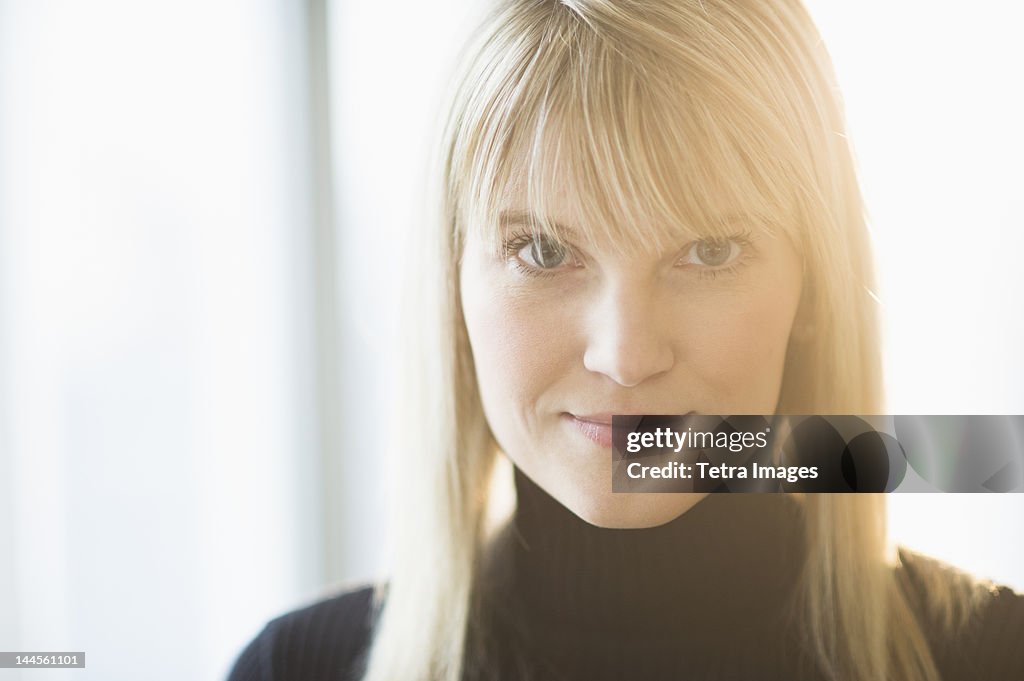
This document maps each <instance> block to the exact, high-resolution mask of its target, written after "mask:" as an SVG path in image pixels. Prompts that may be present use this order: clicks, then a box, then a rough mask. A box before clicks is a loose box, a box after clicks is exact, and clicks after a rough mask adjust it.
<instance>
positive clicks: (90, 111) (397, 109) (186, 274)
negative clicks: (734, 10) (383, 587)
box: [0, 0, 1024, 681]
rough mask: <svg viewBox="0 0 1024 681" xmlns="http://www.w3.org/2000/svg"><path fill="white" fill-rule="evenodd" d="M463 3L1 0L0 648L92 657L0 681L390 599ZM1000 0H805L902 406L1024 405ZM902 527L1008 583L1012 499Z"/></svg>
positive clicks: (199, 658) (168, 671) (1011, 45)
mask: <svg viewBox="0 0 1024 681" xmlns="http://www.w3.org/2000/svg"><path fill="white" fill-rule="evenodd" d="M478 4H479V3H475V2H455V1H454V0H444V1H443V2H433V3H423V2H411V1H407V2H390V3H373V2H355V1H354V0H352V1H350V2H342V1H341V0H339V1H337V2H334V3H330V4H329V6H328V7H327V10H328V12H327V19H326V21H325V20H321V19H318V17H319V16H320V12H321V10H322V6H321V3H318V2H309V3H308V4H306V3H302V2H289V1H287V0H258V1H256V2H243V1H242V0H203V1H202V2H199V1H198V0H177V1H176V2H169V1H162V0H161V1H158V0H149V1H145V2H139V1H137V0H94V1H93V2H90V3H81V2H74V1H72V0H31V1H29V0H20V1H19V0H0V649H2V650H32V649H37V650H38V649H42V650H85V651H86V652H87V654H88V660H89V662H88V668H87V669H86V670H85V671H72V672H61V671H53V672H41V671H32V672H29V673H25V674H23V675H22V676H19V675H18V672H14V671H9V670H0V681H3V680H6V679H18V678H31V679H58V678H60V679H63V678H69V679H98V680H99V679H102V680H104V681H117V680H121V679H124V680H126V681H127V680H129V679H136V678H140V677H144V678H147V679H153V680H155V681H162V680H164V679H167V680H168V681H169V680H171V679H174V680H177V679H182V678H189V679H193V678H195V679H219V678H222V677H223V675H224V674H225V673H226V671H227V669H228V668H229V665H230V664H231V661H232V660H233V658H234V656H235V655H236V654H237V653H238V651H239V650H240V649H241V647H242V646H243V645H244V643H245V642H246V641H247V640H248V639H249V638H251V637H252V636H253V635H254V634H255V633H256V632H257V631H258V629H259V627H260V626H261V624H262V623H263V622H265V621H266V620H267V619H268V618H270V617H272V616H273V615H275V614H278V613H281V612H283V611H285V610H287V609H290V608H293V607H296V606H297V605H300V604H302V603H303V602H306V601H308V600H310V599H313V598H316V597H318V596H319V595H321V594H323V593H326V592H327V591H329V590H330V589H332V588H337V587H338V586H339V585H341V584H343V583H349V582H351V581H353V580H362V579H367V578H370V577H373V576H377V575H380V574H382V573H383V571H384V569H385V566H386V554H385V553H384V550H383V543H382V542H381V540H380V537H381V536H382V535H384V534H386V531H387V524H386V522H385V521H384V519H383V517H382V512H383V508H384V504H383V502H382V500H381V493H380V489H381V485H380V478H381V475H382V472H381V471H382V463H381V461H380V457H379V456H377V454H378V453H379V452H378V451H377V450H376V449H375V441H374V437H373V433H372V430H371V429H370V428H368V427H367V424H372V425H373V427H381V428H383V427H387V420H386V418H385V416H384V415H385V414H386V413H387V412H386V411H385V405H387V403H388V400H389V395H390V390H391V388H390V386H391V385H392V384H393V381H392V379H393V378H394V377H393V374H392V372H391V370H390V368H389V367H390V366H391V364H390V363H389V362H388V358H389V357H390V356H392V355H391V349H392V348H393V347H394V345H393V343H394V328H395V327H394V324H393V317H392V316H390V314H391V313H390V312H389V311H390V310H392V309H393V303H394V301H395V298H396V296H397V282H398V280H399V272H398V271H397V266H398V263H399V262H400V261H401V257H399V255H400V251H401V242H400V240H399V238H398V235H400V234H401V233H402V231H403V230H404V229H406V228H407V226H408V225H409V224H416V223H417V222H418V221H422V220H423V219H425V217H424V211H423V208H422V207H423V205H424V197H423V191H422V189H423V186H424V181H425V178H426V177H427V172H428V171H427V166H426V160H425V156H426V152H427V150H428V149H429V146H430V142H431V140H432V139H433V136H434V133H435V131H436V127H437V122H438V93H439V92H440V90H441V87H442V84H443V82H444V78H443V74H444V73H446V72H447V70H448V69H449V68H450V65H451V63H452V60H453V59H454V54H455V50H456V49H457V46H458V44H459V43H460V41H461V37H460V36H462V35H464V32H465V31H466V30H467V27H468V26H469V25H470V23H471V17H472V15H473V14H474V13H475V12H476V9H475V8H476V7H477V6H478ZM1013 7H1014V5H1013V4H1012V3H1005V2H999V1H998V0H984V1H981V2H975V3H971V4H970V6H969V11H968V10H967V9H966V8H965V6H964V5H963V4H960V3H952V2H948V3H942V2H924V1H920V2H909V1H903V2H897V3H894V2H891V1H890V2H885V1H883V0H865V1H864V2H860V3H856V4H852V3H848V2H833V3H825V2H820V1H819V2H813V3H811V8H812V11H813V13H814V14H815V16H816V18H817V19H818V21H819V23H820V25H821V29H822V32H823V34H824V37H825V40H826V42H827V44H828V45H829V46H830V48H831V50H832V53H833V56H834V60H835V63H836V67H837V70H838V73H839V78H840V81H841V85H842V87H843V90H844V94H845V98H846V100H847V103H848V112H849V119H850V133H851V136H852V138H853V142H854V144H855V147H856V149H857V152H858V157H859V161H860V168H861V173H862V176H863V184H864V189H865V194H866V197H867V199H868V202H869V205H870V208H871V213H872V229H873V233H874V238H875V241H876V246H877V251H878V253H879V256H880V266H881V270H882V271H881V274H882V277H881V286H880V291H879V295H880V298H881V300H882V302H883V305H884V309H885V315H886V333H887V336H886V338H887V340H886V351H887V376H888V380H889V393H890V396H891V401H890V410H891V411H892V412H895V413H901V412H903V413H1017V414H1020V413H1024V387H1022V386H1021V377H1022V376H1024V360H1022V358H1021V355H1020V353H1019V350H1018V348H1020V347H1022V346H1024V322H1022V318H1021V314H1020V308H1021V305H1020V298H1021V293H1022V292H1024V268H1022V267H1020V265H1019V260H1020V257H1021V253H1024V220H1022V217H1021V216H1022V215H1024V206H1022V205H1021V204H1022V201H1024V198H1022V197H1024V193H1022V192H1021V191H1020V187H1021V186H1022V185H1024V182H1022V180H1024V173H1022V171H1021V166H1020V159H1021V158H1022V157H1024V141H1022V132H1021V129H1020V126H1019V121H1020V120H1024V104H1022V100H1021V90H1020V88H1019V87H1017V86H1016V82H1017V79H1018V76H1019V73H1018V71H1019V65H1020V64H1022V63H1024V47H1022V45H1021V43H1020V41H1018V40H1016V39H1015V38H1016V36H1014V35H1013V29H1014V27H1015V26H1019V25H1020V19H1021V17H1020V16H1019V15H1018V16H1015V15H1013V13H1014V12H1015V11H1016V10H1014V9H1013ZM311 17H312V18H311ZM318 36H319V37H320V38H326V45H327V47H326V51H324V49H323V46H322V45H320V44H318V39H319V38H318ZM324 66H326V67H328V68H327V70H326V71H325V70H324V69H323V68H322V67H324ZM328 85H329V86H330V87H329V89H328V88H327V86H328ZM328 92H329V96H328V95H327V93H328ZM321 94H322V96H321ZM891 506H892V509H893V513H892V520H893V522H892V528H893V535H894V537H896V538H897V539H899V540H901V541H904V542H906V543H908V544H910V545H911V546H914V547H917V548H920V549H922V550H925V551H926V552H930V553H932V554H934V555H937V556H940V557H942V558H945V559H947V560H949V561H951V562H953V563H955V564H958V565H961V566H964V567H967V568H969V569H972V570H974V571H976V572H978V573H979V574H982V575H986V576H990V577H993V578H996V579H998V580H999V581H1002V582H1006V583H1010V584H1013V585H1015V586H1017V587H1018V588H1024V542H1022V541H1021V540H1020V537H1022V536H1024V497H1022V496H1020V495H1013V496H995V495H992V496H974V497H962V496H952V495H944V496H913V497H912V496H910V495H904V496H898V497H894V498H892V499H891Z"/></svg>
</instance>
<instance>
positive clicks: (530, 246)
mask: <svg viewBox="0 0 1024 681" xmlns="http://www.w3.org/2000/svg"><path fill="white" fill-rule="evenodd" d="M513 250H514V254H515V257H516V258H518V259H519V260H520V261H521V262H523V263H524V264H525V265H526V266H528V267H532V268H534V269H538V270H553V269H557V268H559V267H562V266H564V265H568V264H571V263H572V256H571V255H570V253H569V249H568V248H566V247H565V246H563V245H562V244H560V243H558V242H557V241H555V240H554V239H551V238H549V237H546V236H543V235H540V236H531V237H528V238H526V239H524V240H523V241H521V242H520V243H518V244H515V246H514V249H513Z"/></svg>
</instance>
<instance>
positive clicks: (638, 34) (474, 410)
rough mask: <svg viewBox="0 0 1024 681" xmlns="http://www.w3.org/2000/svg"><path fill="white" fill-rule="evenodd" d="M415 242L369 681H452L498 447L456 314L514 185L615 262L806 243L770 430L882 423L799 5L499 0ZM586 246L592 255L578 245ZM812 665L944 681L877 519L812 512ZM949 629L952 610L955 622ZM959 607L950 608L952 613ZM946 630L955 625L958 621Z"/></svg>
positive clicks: (851, 208) (457, 99) (825, 114)
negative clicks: (753, 227) (474, 244)
mask: <svg viewBox="0 0 1024 681" xmlns="http://www.w3.org/2000/svg"><path fill="white" fill-rule="evenodd" d="M464 64H465V71H464V73H463V74H462V75H461V78H460V79H459V80H458V81H457V82H458V86H457V89H456V90H454V92H453V100H452V105H451V109H450V118H449V121H448V125H447V128H446V130H445V134H444V138H443V144H442V148H441V152H440V156H441V163H442V164H443V170H442V172H440V173H439V178H438V180H439V183H440V186H439V187H437V188H436V189H437V194H438V196H440V198H441V200H440V202H439V204H440V205H439V209H440V210H439V212H440V215H439V216H438V218H439V219H437V220H436V221H435V222H434V223H433V224H435V225H436V226H435V227H434V228H419V229H417V233H416V235H415V238H417V242H415V243H416V245H415V246H414V247H413V251H414V253H415V260H414V261H413V263H412V266H410V267H409V268H407V271H408V272H410V273H411V274H412V276H413V277H414V282H413V283H412V288H413V290H414V292H415V294H416V295H415V297H413V298H411V299H410V300H411V301H412V304H411V305H410V307H409V309H408V311H407V315H406V317H407V320H409V321H411V323H413V324H414V327H413V328H414V331H412V332H410V333H408V334H406V335H407V337H408V338H410V339H411V340H412V341H413V347H411V348H410V349H409V350H408V352H406V353H405V356H404V360H405V362H406V364H405V366H404V369H403V374H404V375H405V376H406V377H408V379H409V384H408V385H407V386H406V388H405V390H404V393H403V394H404V396H405V399H406V402H405V404H404V406H403V408H402V413H401V420H402V432H403V434H404V435H405V436H406V438H407V439H406V441H404V442H400V443H399V448H400V450H401V451H404V452H410V453H411V452H415V455H407V456H406V457H405V458H403V459H402V463H401V466H402V475H401V476H399V477H400V479H401V481H402V482H404V483H405V486H404V488H402V489H401V490H399V492H398V494H399V496H398V500H399V502H400V503H401V506H402V510H401V511H400V516H399V519H398V520H399V523H398V528H399V534H398V538H397V539H398V541H397V545H396V552H395V566H394V571H393V574H392V576H391V578H390V581H389V583H388V585H387V586H386V588H385V587H382V588H381V589H380V590H379V592H378V595H379V599H380V603H381V604H382V610H381V614H380V619H379V620H378V621H377V623H376V630H375V631H376V634H375V639H374V642H373V646H372V649H371V653H370V656H369V660H368V667H367V671H366V675H365V677H364V678H365V679H366V680H367V681H414V680H415V681H426V680H431V681H457V680H458V679H459V678H460V676H461V674H462V672H463V662H464V658H465V656H466V641H467V627H468V626H469V625H470V622H471V613H472V602H473V596H474V584H475V579H476V576H477V574H478V564H479V561H480V558H481V555H482V550H483V547H484V545H485V542H486V537H485V517H486V514H487V512H488V502H489V499H488V490H489V489H490V481H491V475H492V469H493V467H494V462H495V458H496V455H497V447H496V444H495V442H494V439H493V437H492V436H491V434H490V430H489V428H488V425H487V422H486V420H485V418H484V414H483V409H482V406H481V402H480V398H479V395H478V391H477V384H476V374H475V371H474V368H473V360H472V355H471V352H470V347H469V342H468V338H467V334H466V330H465V326H464V323H463V319H462V311H461V307H460V301H459V295H458V291H459V284H458V262H459V258H460V256H461V251H462V244H463V242H464V239H465V237H466V235H467V234H468V233H469V232H470V231H471V230H476V231H478V232H479V234H480V235H481V236H483V237H484V238H485V239H493V238H495V233H496V226H497V224H498V219H497V211H498V210H499V209H500V208H499V206H500V201H501V197H502V195H503V192H505V191H506V190H507V188H508V187H509V186H510V184H511V183H512V182H524V183H525V186H526V192H527V198H528V202H529V204H530V207H531V208H532V209H533V212H534V213H535V214H536V215H538V216H540V224H538V226H537V229H539V230H548V231H552V232H554V231H556V230H557V226H556V225H551V224H547V223H546V222H545V220H544V216H546V215H547V214H548V213H547V211H545V210H544V204H545V201H546V200H548V197H549V196H550V194H551V188H553V187H559V188H560V189H564V190H565V194H566V195H567V196H570V197H576V198H577V200H578V209H579V212H580V214H581V215H582V216H583V220H582V224H580V225H577V226H578V227H580V228H584V229H587V230H590V233H589V236H590V237H591V238H594V239H597V238H601V239H603V240H604V242H605V243H609V242H611V243H616V244H620V245H621V247H622V248H623V249H629V248H630V247H631V245H635V244H638V243H642V244H652V243H654V244H661V243H664V244H669V243H676V244H677V243H679V235H680V233H686V234H690V235H701V236H704V237H714V236H728V231H727V230H728V228H729V227H728V224H727V221H728V219H730V216H733V215H735V214H741V215H743V216H744V217H746V218H749V219H750V220H751V221H752V222H753V223H755V224H757V225H759V226H760V227H759V228H761V229H764V230H765V231H768V232H771V233H774V234H778V235H781V236H784V237H786V238H788V239H790V240H791V241H792V243H793V244H794V246H795V247H796V249H797V251H798V253H799V254H800V255H801V258H802V262H803V290H802V296H801V301H800V306H799V310H798V313H797V319H796V322H795V324H794V330H793V333H792V335H791V338H790V344H789V348H788V352H787V358H786V367H785V372H784V378H783V385H782V389H781V393H780V400H779V406H778V412H779V413H782V414H785V413H788V414H876V413H882V411H883V409H882V397H881V377H880V374H881V370H880V357H879V339H878V332H877V311H876V309H875V301H874V297H873V285H874V284H873V277H872V271H873V268H872V262H871V257H870V248H869V237H868V231H867V228H866V225H865V217H864V209H863V205H862V201H861V196H860V191H859V188H858V183H857V179H856V174H855V169H854V162H853V159H852V156H851V152H850V148H849V145H848V143H847V139H846V135H845V133H844V123H843V116H842V107H841V103H840V101H839V96H838V93H837V88H836V83H835V79H834V76H833V73H832V68H831V64H830V60H829V57H828V55H827V53H826V52H825V50H824V48H823V46H822V43H821V40H820V37H819V35H818V33H817V31H816V29H815V27H814V25H813V23H812V21H811V20H810V17H809V16H808V15H807V13H806V12H805V10H804V8H803V7H802V6H801V5H800V4H799V2H798V0H779V1H771V2H769V1H755V0H748V1H738V2H726V1H723V0H506V1H505V2H502V3H500V4H499V5H498V6H497V7H495V9H494V11H493V12H492V14H491V15H490V16H489V18H488V19H487V21H486V22H485V24H484V26H483V27H482V29H481V30H480V31H479V32H478V33H477V34H476V37H475V39H474V40H473V42H472V43H471V44H470V46H469V47H468V51H467V53H466V56H465V59H464ZM584 238H586V237H584ZM804 503H805V509H806V512H805V517H806V519H807V525H808V526H807V537H808V546H809V552H808V557H807V562H806V565H805V566H804V574H803V576H802V579H801V580H800V584H801V590H802V594H801V599H800V602H801V603H802V608H803V612H804V617H803V618H802V622H803V626H804V632H805V635H806V642H807V645H808V646H809V648H810V649H811V651H812V653H813V654H814V655H815V657H816V659H817V661H818V665H819V667H820V668H821V670H822V672H823V673H824V674H825V675H826V677H827V678H830V679H836V680H839V679H842V680H849V681H868V680H869V679H870V680H871V681H876V680H878V679H891V678H898V679H903V680H906V681H937V673H936V670H935V666H934V663H933V660H932V656H931V654H930V652H929V650H928V648H927V645H926V643H925V640H924V637H923V636H922V632H921V629H920V627H919V625H918V624H917V622H916V620H915V618H914V616H913V615H912V614H911V610H910V609H909V607H908V606H907V603H906V601H905V599H904V597H903V596H902V594H901V591H900V590H899V589H898V588H897V585H896V582H895V577H894V576H893V574H894V573H893V571H892V570H891V567H890V566H889V565H887V562H886V561H887V556H886V537H885V516H884V510H885V509H884V498H883V497H882V496H881V495H866V494H850V495H830V494H818V495H808V496H807V497H806V499H805V500H804ZM940 605H943V604H941V603H940ZM946 605H948V604H946ZM948 609H949V608H946V610H948Z"/></svg>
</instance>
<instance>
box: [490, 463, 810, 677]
mask: <svg viewBox="0 0 1024 681" xmlns="http://www.w3.org/2000/svg"><path fill="white" fill-rule="evenodd" d="M515 483H516V493H517V509H516V512H515V514H514V516H513V518H512V519H511V522H510V524H509V525H508V526H507V527H506V528H505V531H504V532H502V533H501V534H500V535H499V536H498V538H497V539H496V540H495V543H494V545H492V549H493V551H492V552H491V554H490V555H491V558H492V561H491V562H490V565H491V569H490V570H489V573H490V574H489V579H488V580H487V583H488V584H489V585H490V586H489V588H488V591H489V594H490V597H489V598H488V599H487V600H488V601H489V607H492V608H497V609H498V610H499V611H500V612H499V613H498V620H499V626H500V627H501V629H502V630H503V631H505V632H510V631H511V632H512V633H513V634H514V636H515V637H517V638H519V639H520V640H522V641H524V642H525V643H523V645H525V646H526V647H527V648H528V649H531V652H530V653H529V655H531V656H532V655H534V654H535V653H539V654H540V655H541V656H543V657H545V658H546V659H548V660H553V661H554V662H555V664H556V666H557V667H558V668H560V669H569V670H577V671H579V670H580V669H583V668H584V667H585V668H586V669H588V673H600V674H601V676H600V678H620V677H621V678H628V677H629V673H630V670H632V671H633V672H638V671H639V669H641V668H645V669H649V670H662V669H667V668H672V667H673V666H674V665H676V664H680V663H681V661H682V660H683V659H689V660H692V662H693V664H691V663H690V662H687V663H686V665H685V666H686V667H687V668H690V669H694V668H708V664H714V665H717V664H720V663H721V662H722V658H723V657H728V656H730V655H731V653H729V652H728V651H738V652H737V654H739V655H745V656H748V657H749V658H750V661H751V663H752V664H753V667H752V668H757V667H758V665H760V664H761V663H767V662H768V660H767V659H761V658H762V657H765V656H768V657H772V658H773V659H774V658H775V657H776V652H774V651H773V648H774V649H777V650H778V654H781V651H782V649H784V648H789V647H790V646H791V644H792V640H791V639H790V638H789V637H788V634H787V633H785V632H788V631H789V630H788V624H789V622H790V620H789V618H788V612H789V608H788V606H790V605H791V603H792V598H793V591H794V589H793V587H794V585H795V583H796V580H797V579H798V577H799V570H800V567H801V565H802V562H803V560H802V558H803V555H804V546H805V544H804V539H803V537H804V535H803V519H802V509H801V506H800V505H799V504H798V503H797V502H796V501H795V500H793V499H792V498H790V497H788V496H786V495H780V494H749V495H745V494H711V495H709V496H707V497H706V498H705V499H704V500H702V501H701V502H700V503H698V504H697V505H696V506H694V507H693V508H692V509H690V510H689V511H687V512H686V513H684V514H683V515H681V516H679V517H678V518H676V519H675V520H672V521H670V522H668V523H666V524H664V525H660V526H657V527H652V528H645V529H625V530H624V529H604V528H598V527H595V526H593V525H590V524H588V523H586V522H585V521H583V520H581V519H580V518H579V517H578V516H576V515H575V514H573V513H572V512H571V511H569V510H568V509H566V508H565V507H564V506H562V505H561V504H560V503H559V502H558V501H556V500H555V499H554V498H552V497H551V496H550V495H549V494H547V493H546V492H545V491H544V490H543V489H541V488H540V487H539V486H538V485H537V484H535V483H534V482H533V481H532V480H530V479H529V478H528V477H527V476H526V475H525V474H524V473H522V472H521V471H519V470H518V469H517V470H516V472H515ZM492 615H493V613H492ZM711 651H718V652H711ZM680 656H682V657H680ZM697 658H700V659H697ZM730 664H732V662H730ZM609 666H610V667H615V668H616V669H611V668H609ZM652 674H653V672H652ZM637 678H639V677H637ZM652 678H653V676H652Z"/></svg>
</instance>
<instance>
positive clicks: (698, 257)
mask: <svg viewBox="0 0 1024 681" xmlns="http://www.w3.org/2000/svg"><path fill="white" fill-rule="evenodd" d="M742 253H743V246H742V245H741V243H740V242H739V240H737V239H701V240H700V241H694V242H693V243H692V244H690V246H689V247H688V248H687V249H686V252H685V253H684V254H683V257H682V258H681V259H680V260H679V263H680V264H682V265H696V266H697V267H710V268H720V267H727V266H729V265H731V264H733V263H734V262H735V261H736V259H737V258H739V257H740V255H741V254H742Z"/></svg>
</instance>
